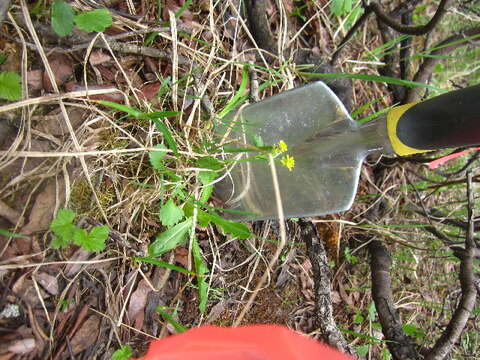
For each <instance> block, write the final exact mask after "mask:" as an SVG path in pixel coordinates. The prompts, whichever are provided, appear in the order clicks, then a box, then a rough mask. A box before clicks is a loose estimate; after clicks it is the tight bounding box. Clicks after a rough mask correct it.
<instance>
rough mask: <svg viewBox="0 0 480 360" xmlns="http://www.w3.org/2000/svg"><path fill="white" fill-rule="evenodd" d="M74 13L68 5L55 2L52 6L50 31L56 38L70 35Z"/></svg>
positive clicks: (62, 2)
mask: <svg viewBox="0 0 480 360" xmlns="http://www.w3.org/2000/svg"><path fill="white" fill-rule="evenodd" d="M74 15H75V12H74V10H73V8H72V6H71V5H70V4H67V3H66V2H64V1H58V0H56V1H55V2H54V3H53V5H52V29H53V31H54V32H55V33H56V34H57V35H58V36H67V35H70V34H71V33H72V29H73V18H74Z"/></svg>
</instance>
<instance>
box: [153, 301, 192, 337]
mask: <svg viewBox="0 0 480 360" xmlns="http://www.w3.org/2000/svg"><path fill="white" fill-rule="evenodd" d="M163 309H164V308H163V306H158V307H157V311H158V313H159V314H160V315H162V317H163V318H164V319H165V320H167V321H168V322H169V323H170V324H172V326H173V328H174V329H175V331H176V332H177V333H182V332H185V331H187V330H188V329H187V328H186V327H185V326H183V325H182V324H180V323H179V322H178V321H175V320H174V319H173V317H172V315H170V314H169V313H167V312H165V311H163Z"/></svg>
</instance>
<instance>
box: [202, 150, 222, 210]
mask: <svg viewBox="0 0 480 360" xmlns="http://www.w3.org/2000/svg"><path fill="white" fill-rule="evenodd" d="M197 166H198V167H199V168H203V169H208V170H204V171H200V172H199V173H198V180H200V182H201V183H202V185H204V188H203V189H202V194H201V195H200V199H199V201H200V202H202V203H206V202H207V201H208V200H209V199H210V196H211V195H212V193H213V185H212V184H211V183H212V182H213V181H214V180H215V179H216V178H217V176H218V173H217V171H215V170H220V169H221V168H222V167H223V166H222V163H221V162H220V161H218V160H217V159H215V158H214V157H212V156H206V157H203V158H200V159H198V160H197ZM211 170H213V171H211ZM209 184H211V185H209ZM207 185H208V186H207Z"/></svg>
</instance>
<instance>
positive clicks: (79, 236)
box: [73, 226, 109, 251]
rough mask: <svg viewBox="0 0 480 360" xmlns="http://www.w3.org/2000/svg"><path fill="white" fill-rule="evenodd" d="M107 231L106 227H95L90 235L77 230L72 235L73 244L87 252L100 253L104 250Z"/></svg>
mask: <svg viewBox="0 0 480 360" xmlns="http://www.w3.org/2000/svg"><path fill="white" fill-rule="evenodd" d="M108 231H109V229H108V226H95V227H94V228H93V229H92V230H91V231H90V233H88V232H87V230H85V229H78V228H77V229H76V231H75V233H74V234H73V242H74V243H75V244H76V245H78V246H81V247H82V248H83V249H84V250H87V251H101V250H104V249H105V240H107V237H108Z"/></svg>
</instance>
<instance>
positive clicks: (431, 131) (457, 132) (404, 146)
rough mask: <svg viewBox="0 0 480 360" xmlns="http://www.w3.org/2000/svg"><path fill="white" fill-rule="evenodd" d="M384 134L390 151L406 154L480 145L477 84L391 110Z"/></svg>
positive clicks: (479, 95) (478, 86) (479, 92)
mask: <svg viewBox="0 0 480 360" xmlns="http://www.w3.org/2000/svg"><path fill="white" fill-rule="evenodd" d="M387 131H388V137H389V139H390V143H391V145H392V148H393V150H394V151H395V153H396V154H398V155H409V154H414V153H420V152H427V151H431V150H437V149H444V148H453V147H461V146H471V145H478V144H480V85H475V86H471V87H467V88H465V89H461V90H456V91H452V92H448V93H445V94H442V95H439V96H436V97H434V98H432V99H429V100H426V101H423V102H418V103H410V104H406V105H401V106H397V107H394V108H392V109H391V110H390V111H389V112H388V114H387Z"/></svg>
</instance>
